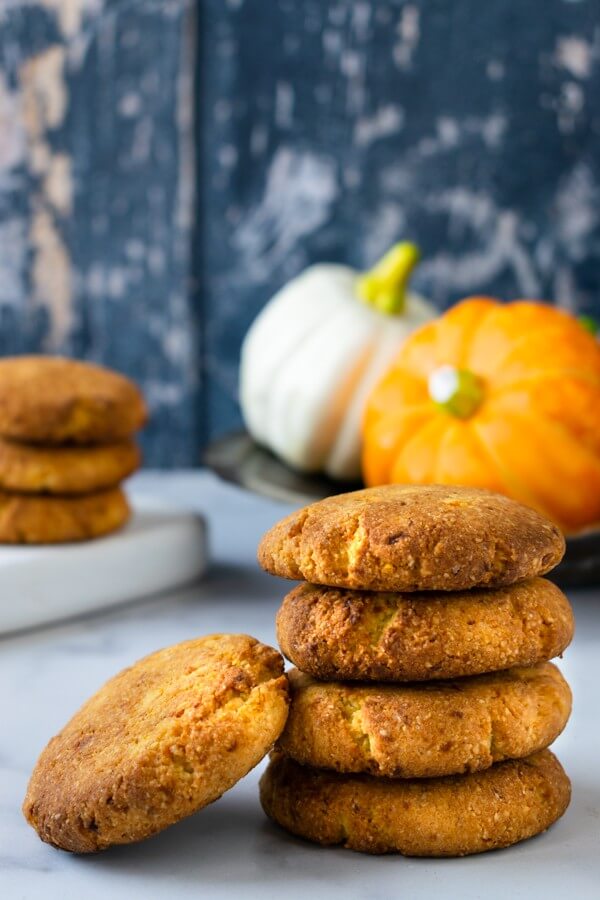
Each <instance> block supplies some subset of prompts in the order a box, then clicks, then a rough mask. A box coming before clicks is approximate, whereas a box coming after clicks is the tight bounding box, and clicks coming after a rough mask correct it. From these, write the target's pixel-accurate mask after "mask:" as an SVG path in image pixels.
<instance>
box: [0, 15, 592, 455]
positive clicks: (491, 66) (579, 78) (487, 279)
mask: <svg viewBox="0 0 600 900" xmlns="http://www.w3.org/2000/svg"><path fill="white" fill-rule="evenodd" d="M599 160H600V0H545V2H544V3H541V2H540V3H533V2H532V3H523V2H521V0H489V2H487V3H481V2H476V0H411V2H403V0H387V2H386V0H355V2H352V0H337V2H336V0H269V2H265V0H200V2H198V3H192V2H186V0H136V2H133V0H29V2H20V0H3V3H2V4H0V352H2V353H9V352H24V351H32V350H42V351H45V352H65V353H69V354H75V355H78V356H84V357H88V358H90V359H95V360H100V361H104V362H106V363H108V364H109V365H113V366H115V367H116V368H119V369H121V370H123V371H126V372H128V373H130V374H131V375H133V376H134V377H135V378H137V379H138V380H139V381H140V383H141V384H142V386H143V387H144V389H145V391H146V393H147V395H148V398H149V401H150V404H151V407H152V413H153V418H152V424H151V426H150V428H149V429H148V432H147V435H146V438H145V446H146V458H147V461H148V462H149V463H152V464H156V465H165V466H173V465H187V464H193V463H195V462H197V460H198V458H199V451H200V447H201V445H202V444H203V442H205V441H206V440H207V439H208V438H210V436H214V435H216V434H219V433H221V432H223V431H225V430H227V429H229V428H231V427H234V426H236V425H237V424H239V421H240V419H239V410H238V407H237V403H236V387H237V359H238V354H239V347H240V343H241V339H242V337H243V334H244V332H245V330H246V328H247V327H248V325H249V324H250V322H251V320H252V319H253V317H254V315H255V314H256V312H257V311H258V310H259V309H260V307H261V305H262V304H263V303H264V302H265V301H266V299H267V298H268V297H269V296H270V294H271V293H272V292H273V291H274V290H275V289H276V288H277V287H278V286H279V285H281V284H282V283H283V282H284V281H285V280H286V279H288V278H289V277H291V276H292V275H294V274H295V273H296V272H298V271H299V270H300V269H302V268H303V267H304V266H305V265H307V264H308V263H309V262H311V261H313V260H317V259H331V260H343V261H347V262H349V263H351V264H352V265H356V266H357V267H362V266H366V265H368V264H369V263H371V262H372V261H373V260H374V259H375V258H376V257H377V256H378V255H379V254H380V253H382V252H383V251H384V250H385V249H386V247H387V246H388V245H389V244H391V243H392V242H393V241H394V240H397V239H398V238H401V237H411V238H414V239H416V240H417V241H418V242H419V243H420V244H421V246H422V248H423V251H424V255H425V261H424V263H423V265H422V266H421V269H420V271H419V273H418V275H417V276H416V279H415V281H416V284H417V286H418V287H419V289H421V290H422V291H423V292H424V293H426V294H427V295H429V296H430V297H432V298H433V299H434V300H435V302H436V303H437V304H438V305H439V306H440V308H442V307H446V306H447V305H449V304H450V303H452V302H453V301H455V300H456V299H458V298H460V297H461V296H464V295H466V294H469V293H474V292H485V293H493V294H496V295H498V296H500V297H503V298H506V299H512V298H516V297H518V296H530V297H538V298H543V299H547V300H551V301H553V302H557V303H560V304H561V305H564V306H567V307H569V308H572V309H576V310H580V311H582V312H588V313H590V312H591V313H593V312H596V313H597V314H598V313H600V300H599V296H600V161H599Z"/></svg>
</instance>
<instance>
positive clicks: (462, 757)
mask: <svg viewBox="0 0 600 900" xmlns="http://www.w3.org/2000/svg"><path fill="white" fill-rule="evenodd" d="M288 678H289V680H290V689H291V704H290V714H289V716H288V720H287V724H286V727H285V729H284V731H283V734H282V735H281V737H280V738H279V741H278V743H277V746H278V748H279V749H280V750H281V751H282V752H283V753H284V754H285V755H286V756H291V757H292V758H293V759H295V760H296V762H299V763H302V764H303V765H308V766H314V767H315V768H317V769H335V770H336V771H338V772H367V773H369V774H371V775H385V776H388V777H391V778H397V777H401V778H429V777H432V776H440V775H460V774H462V773H464V772H478V771H480V770H482V769H488V768H489V767H490V766H491V765H492V764H493V763H496V762H500V761H501V760H504V759H519V758H521V757H523V756H529V755H530V754H531V753H535V752H536V751H538V750H542V749H543V748H544V747H548V746H549V744H551V743H552V741H554V740H555V739H556V738H557V737H558V735H559V734H560V733H561V731H562V730H563V728H564V727H565V725H566V724H567V720H568V718H569V714H570V712H571V691H570V690H569V686H568V684H567V682H566V681H565V680H564V678H563V677H562V675H561V674H560V672H559V671H558V669H557V668H556V666H553V665H552V663H541V664H540V665H539V666H535V667H533V668H529V669H509V670H508V671H506V672H497V673H496V674H494V675H479V676H475V677H473V678H463V679H459V680H457V681H436V682H432V683H428V684H420V685H413V684H411V685H387V686H385V685H381V684H377V685H371V686H367V685H364V684H349V683H345V684H343V683H338V682H324V681H315V680H314V679H312V678H311V677H310V675H306V674H304V673H302V672H299V671H298V670H297V669H292V671H291V672H289V673H288Z"/></svg>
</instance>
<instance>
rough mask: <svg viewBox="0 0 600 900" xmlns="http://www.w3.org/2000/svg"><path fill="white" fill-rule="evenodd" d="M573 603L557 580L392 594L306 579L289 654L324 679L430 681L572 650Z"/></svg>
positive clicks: (287, 625)
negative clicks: (555, 583) (470, 588)
mask: <svg viewBox="0 0 600 900" xmlns="http://www.w3.org/2000/svg"><path fill="white" fill-rule="evenodd" d="M573 629H574V620H573V611H572V610H571V607H570V605H569V601H568V600H567V598H566V597H565V595H564V594H563V593H562V591H560V590H559V588H557V587H556V585H554V584H552V582H551V581H547V580H546V579H545V578H531V579H529V580H528V581H521V582H519V583H518V584H514V585H512V586H511V587H507V588H499V589H498V590H496V591H489V590H478V591H476V590H472V591H462V592H458V591H457V592H455V593H445V592H440V593H433V592H432V593H426V594H416V593H410V594H391V593H367V592H364V591H347V590H340V589H338V588H326V587H322V586H319V585H312V584H301V585H298V587H296V588H294V590H292V591H290V593H289V594H288V595H287V596H286V597H285V598H284V601H283V604H282V606H281V608H280V610H279V612H278V614H277V637H278V640H279V645H280V647H281V649H282V651H283V652H284V653H285V655H286V656H287V658H288V659H289V660H291V662H293V663H294V665H296V666H298V668H299V669H301V670H302V671H303V672H308V674H309V675H313V676H314V677H315V678H321V679H323V680H325V681H328V680H329V681H336V680H339V681H346V680H350V681H361V680H365V681H424V680H428V679H430V678H460V677H461V676H462V675H480V674H482V673H485V672H496V671H499V670H500V669H509V668H512V667H513V666H532V665H535V664H536V663H539V662H545V661H546V660H548V659H552V658H553V657H555V656H558V655H559V654H560V653H562V652H563V650H564V649H565V647H567V646H568V645H569V643H570V642H571V639H572V637H573Z"/></svg>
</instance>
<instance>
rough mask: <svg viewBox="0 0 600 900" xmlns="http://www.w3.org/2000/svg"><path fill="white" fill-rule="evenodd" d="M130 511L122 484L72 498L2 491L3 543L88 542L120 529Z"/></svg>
mask: <svg viewBox="0 0 600 900" xmlns="http://www.w3.org/2000/svg"><path fill="white" fill-rule="evenodd" d="M129 513H130V509H129V503H128V502H127V497H126V496H125V494H124V492H123V491H122V490H121V488H119V487H115V488H108V489H107V490H104V491H96V492H95V493H93V494H81V495H73V496H70V497H69V496H60V497H58V496H52V495H51V494H47V495H44V496H41V495H36V494H12V493H8V492H6V491H0V543H3V544H62V543H67V542H69V541H86V540H90V539H91V538H97V537H101V536H102V535H105V534H109V533H110V532H111V531H116V530H117V529H118V528H121V526H123V525H124V524H125V522H126V521H127V519H128V518H129Z"/></svg>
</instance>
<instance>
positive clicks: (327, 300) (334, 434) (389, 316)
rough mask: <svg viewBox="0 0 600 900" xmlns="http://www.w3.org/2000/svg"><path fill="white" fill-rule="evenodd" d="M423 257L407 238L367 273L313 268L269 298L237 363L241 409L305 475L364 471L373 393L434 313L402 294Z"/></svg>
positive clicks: (262, 439) (263, 440)
mask: <svg viewBox="0 0 600 900" xmlns="http://www.w3.org/2000/svg"><path fill="white" fill-rule="evenodd" d="M418 258H419V253H418V250H417V248H416V247H415V246H414V245H413V244H407V243H401V244H397V245H396V246H394V247H392V249H391V250H390V251H389V252H388V253H387V254H386V255H385V256H384V257H383V259H382V260H380V262H379V263H378V264H377V265H376V266H375V267H374V269H372V270H371V271H370V272H368V273H366V274H360V273H358V272H356V271H355V270H354V269H351V268H349V267H348V266H342V265H333V264H327V263H322V264H317V265H314V266H310V267H309V268H308V269H306V270H305V271H304V272H302V273H301V274H300V275H299V276H298V277H296V278H294V279H292V281H290V282H289V283H288V284H286V285H285V286H284V287H283V288H282V289H281V290H280V291H279V292H278V293H277V294H275V296H274V297H273V298H272V300H270V302H269V303H267V305H266V306H265V307H264V309H263V310H262V312H261V313H260V314H259V315H258V317H257V318H256V320H255V321H254V322H253V324H252V326H251V327H250V329H249V331H248V334H247V335H246V337H245V340H244V343H243V345H242V357H241V369H240V400H241V407H242V413H243V416H244V420H245V422H246V426H247V428H248V431H249V432H250V434H251V435H252V436H253V437H254V439H255V440H256V441H257V442H258V443H260V444H263V445H264V446H265V447H268V448H269V449H270V450H272V451H273V452H274V453H275V454H276V455H277V456H279V457H280V458H281V459H283V460H285V462H287V463H288V464H289V465H291V466H293V467H294V468H296V469H300V470H302V471H306V472H316V471H323V472H326V473H327V474H328V475H330V476H331V477H333V478H337V479H354V478H358V477H359V476H360V424H361V419H362V414H363V409H364V406H365V402H366V400H367V397H368V395H369V393H370V391H371V389H372V388H373V387H374V385H375V383H376V382H377V380H378V379H379V377H380V376H381V375H383V373H384V371H385V370H386V368H387V367H388V365H389V363H390V362H391V360H392V359H393V357H394V356H395V355H396V353H397V351H398V349H399V347H400V345H401V344H402V343H403V341H404V340H405V338H406V337H408V335H409V334H410V333H411V332H412V331H414V329H415V328H417V327H418V326H420V325H422V324H423V323H424V322H427V321H429V320H430V319H432V318H434V317H435V316H436V315H437V311H436V310H435V309H434V308H433V307H432V306H431V305H430V304H429V303H427V301H425V300H424V299H423V298H422V297H420V296H418V295H417V294H414V293H411V292H409V291H407V290H406V285H407V282H408V277H409V275H410V273H411V271H412V269H413V268H414V266H415V264H416V262H417V261H418Z"/></svg>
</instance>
